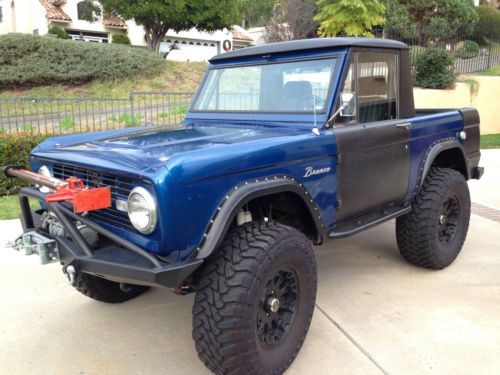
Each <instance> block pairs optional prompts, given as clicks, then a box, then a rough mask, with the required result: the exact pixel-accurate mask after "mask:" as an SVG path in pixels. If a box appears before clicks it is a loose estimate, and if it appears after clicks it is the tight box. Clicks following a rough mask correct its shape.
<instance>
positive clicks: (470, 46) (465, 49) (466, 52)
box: [454, 40, 479, 59]
mask: <svg viewBox="0 0 500 375" xmlns="http://www.w3.org/2000/svg"><path fill="white" fill-rule="evenodd" d="M461 44H462V45H461V46H460V47H459V48H458V49H457V50H456V51H455V54H454V55H455V58H457V59H472V58H474V57H477V56H478V55H479V45H478V44H477V43H476V42H474V41H473V40H464V41H463V42H462V43H461Z"/></svg>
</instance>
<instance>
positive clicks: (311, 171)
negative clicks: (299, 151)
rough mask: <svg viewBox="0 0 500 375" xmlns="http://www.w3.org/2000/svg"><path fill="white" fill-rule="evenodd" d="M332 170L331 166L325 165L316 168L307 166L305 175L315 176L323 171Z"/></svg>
mask: <svg viewBox="0 0 500 375" xmlns="http://www.w3.org/2000/svg"><path fill="white" fill-rule="evenodd" d="M331 170H332V168H330V167H325V168H320V169H314V168H313V167H306V174H305V175H304V177H311V176H315V175H317V174H323V173H328V172H330V171H331Z"/></svg>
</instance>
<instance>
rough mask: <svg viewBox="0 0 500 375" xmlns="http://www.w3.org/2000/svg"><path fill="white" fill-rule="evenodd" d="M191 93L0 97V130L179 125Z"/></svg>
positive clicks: (48, 131) (46, 131) (74, 130)
mask: <svg viewBox="0 0 500 375" xmlns="http://www.w3.org/2000/svg"><path fill="white" fill-rule="evenodd" d="M193 96H194V94H192V93H162V92H133V93H131V94H130V95H129V98H127V99H110V98H63V99H50V98H0V131H3V132H8V133H21V132H27V133H34V134H71V133H82V132H88V131H99V130H109V129H119V128H126V127H134V126H144V125H166V126H170V127H178V126H180V125H179V124H180V122H181V121H182V120H183V119H184V117H185V115H186V113H187V110H188V108H189V105H190V103H191V100H192V98H193Z"/></svg>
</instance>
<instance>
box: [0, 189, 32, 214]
mask: <svg viewBox="0 0 500 375" xmlns="http://www.w3.org/2000/svg"><path fill="white" fill-rule="evenodd" d="M30 205H31V208H32V209H38V208H40V205H39V203H38V201H32V200H30ZM20 214H21V210H20V209H19V198H18V196H17V195H8V196H5V197H0V220H9V219H17V218H19V215H20Z"/></svg>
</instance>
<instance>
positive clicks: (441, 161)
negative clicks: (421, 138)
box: [415, 139, 470, 193]
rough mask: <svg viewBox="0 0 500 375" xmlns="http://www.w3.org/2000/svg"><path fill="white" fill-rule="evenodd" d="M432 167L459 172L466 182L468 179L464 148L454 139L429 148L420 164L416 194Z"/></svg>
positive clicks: (468, 173)
mask: <svg viewBox="0 0 500 375" xmlns="http://www.w3.org/2000/svg"><path fill="white" fill-rule="evenodd" d="M432 167H441V168H450V169H455V170H456V171H458V172H460V173H461V174H462V175H463V176H464V177H465V179H466V180H469V179H470V172H469V168H468V167H467V159H466V157H465V149H464V146H463V145H462V144H461V143H460V142H458V141H457V140H456V139H453V140H446V141H441V142H439V143H435V144H434V145H432V146H431V147H430V148H429V151H428V153H427V155H426V158H425V160H424V162H423V164H422V169H421V174H420V179H419V181H418V185H417V189H416V191H415V193H417V192H418V191H419V190H420V189H421V188H422V185H423V183H424V181H425V179H426V177H427V175H428V174H429V171H430V170H431V168H432Z"/></svg>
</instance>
